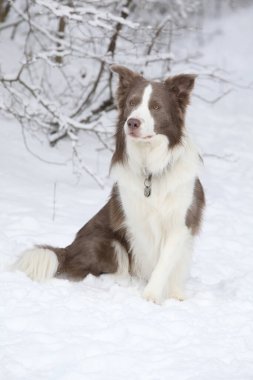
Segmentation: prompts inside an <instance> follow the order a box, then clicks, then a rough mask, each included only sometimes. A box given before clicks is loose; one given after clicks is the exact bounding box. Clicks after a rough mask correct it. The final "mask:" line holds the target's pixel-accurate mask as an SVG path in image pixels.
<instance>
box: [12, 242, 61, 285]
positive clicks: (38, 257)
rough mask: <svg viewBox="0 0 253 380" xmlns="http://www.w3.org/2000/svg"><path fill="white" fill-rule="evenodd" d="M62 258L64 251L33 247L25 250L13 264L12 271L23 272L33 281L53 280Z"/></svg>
mask: <svg viewBox="0 0 253 380" xmlns="http://www.w3.org/2000/svg"><path fill="white" fill-rule="evenodd" d="M63 258H64V249H61V248H53V247H48V246H47V247H34V248H32V249H29V250H26V251H25V252H24V253H23V254H22V255H21V257H20V258H19V259H18V261H17V262H16V263H15V264H14V266H13V269H14V270H20V271H22V272H24V273H25V274H26V275H27V276H28V277H30V278H31V279H32V280H35V281H40V282H42V281H47V280H49V279H50V278H53V277H54V276H55V275H56V273H57V271H58V269H59V266H60V264H61V262H62V261H63Z"/></svg>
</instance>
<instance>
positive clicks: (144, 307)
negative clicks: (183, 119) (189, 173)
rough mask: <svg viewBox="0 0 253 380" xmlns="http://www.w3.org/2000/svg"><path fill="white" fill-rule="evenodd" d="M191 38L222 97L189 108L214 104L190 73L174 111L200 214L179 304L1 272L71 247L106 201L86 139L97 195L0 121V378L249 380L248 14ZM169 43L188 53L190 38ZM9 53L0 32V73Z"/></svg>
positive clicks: (11, 61)
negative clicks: (202, 197)
mask: <svg viewBox="0 0 253 380" xmlns="http://www.w3.org/2000/svg"><path fill="white" fill-rule="evenodd" d="M202 28H203V30H202V41H200V42H199V46H198V49H199V51H200V52H201V56H200V58H199V60H198V64H199V65H200V69H199V70H201V72H203V70H204V69H203V68H205V67H206V72H209V73H210V70H209V68H210V67H219V69H220V70H224V72H225V73H229V77H228V75H227V74H226V75H227V76H226V80H227V81H228V82H229V83H222V82H221V83H220V82H219V85H218V86H220V89H221V92H222V93H224V92H227V88H225V89H224V88H223V86H225V85H228V84H229V85H230V90H229V93H228V94H227V95H226V96H222V97H221V99H220V100H219V101H214V102H212V101H209V102H208V101H203V100H202V99H201V98H203V97H205V99H211V100H212V99H213V98H215V97H216V96H217V94H215V95H214V97H212V81H211V80H210V78H209V82H208V83H209V84H208V85H206V82H205V80H204V75H203V76H201V75H200V77H199V80H198V82H197V86H196V89H195V92H194V95H195V96H194V97H193V99H192V103H191V106H190V107H189V110H188V117H187V126H188V129H189V130H190V131H191V134H192V135H193V138H194V139H195V141H196V143H197V145H198V146H199V149H200V152H201V153H202V154H203V158H204V168H203V173H202V176H201V179H202V182H203V185H204V187H205V191H206V198H207V208H206V212H205V217H204V224H203V228H202V233H201V235H200V236H199V237H198V239H197V241H196V247H195V255H194V260H193V265H192V271H191V276H190V279H189V282H188V286H187V292H188V299H187V300H186V301H185V302H177V301H175V300H168V301H166V302H165V303H164V304H163V305H162V306H158V305H154V304H152V303H148V302H146V301H145V300H143V299H142V298H141V292H142V288H143V285H142V284H140V283H138V282H136V281H132V283H125V284H116V283H114V282H113V281H112V280H111V279H110V278H108V277H106V276H102V277H100V278H95V277H92V276H88V277H87V278H86V279H84V280H83V281H81V282H69V281H67V280H57V279H53V280H51V281H50V282H48V283H46V284H39V283H35V282H32V281H31V280H30V279H29V278H27V277H26V276H25V275H24V274H22V273H17V272H16V273H13V272H11V271H10V270H9V266H10V265H11V264H12V263H13V262H14V261H15V259H16V258H17V256H18V255H19V254H20V252H21V251H22V250H24V249H26V248H28V247H31V246H32V245H33V244H35V243H48V244H52V245H57V246H64V245H66V244H68V243H70V242H71V240H72V239H73V237H74V235H75V233H76V232H77V230H78V229H79V228H80V227H81V226H82V225H83V224H84V223H85V222H86V221H87V220H88V219H89V218H90V217H91V216H92V215H94V213H95V212H96V211H97V210H98V209H99V208H100V207H101V206H102V205H103V204H104V202H105V200H106V199H107V197H108V195H109V192H110V186H111V184H110V179H109V178H108V167H109V162H110V155H111V153H110V151H108V150H105V149H101V145H99V141H98V139H97V137H96V136H94V134H92V133H91V134H80V135H79V136H78V137H79V139H78V142H77V146H78V150H79V152H81V154H82V160H83V162H85V165H86V169H87V168H90V170H91V172H92V173H93V175H95V176H96V177H97V178H99V179H100V180H101V183H102V184H103V188H100V186H98V184H97V183H96V181H94V178H92V176H90V175H89V174H88V173H87V170H84V171H82V170H81V168H80V167H79V168H78V167H76V165H73V152H72V148H73V147H72V145H71V143H70V141H69V140H67V139H62V140H60V141H59V142H58V144H57V145H56V146H54V147H50V146H49V144H48V142H47V140H46V139H45V137H44V135H43V134H41V135H39V134H38V133H35V132H36V131H34V130H33V129H30V130H25V129H24V128H21V127H20V124H19V123H18V121H16V120H14V119H13V118H11V116H10V115H8V114H7V113H6V112H2V115H1V118H0V126H1V128H0V157H1V160H0V178H1V187H0V189H1V190H0V209H1V213H0V237H1V238H0V270H1V272H0V283H1V284H0V292H1V295H0V379H1V380H19V379H24V380H34V379H36V380H40V379H46V380H83V379H85V380H100V379H101V380H114V379H115V380H116V379H117V380H118V379H121V380H124V379H126V380H129V379H131V380H135V379H136V380H140V379H141V380H149V379H150V380H167V379H169V378H173V379H175V380H190V379H191V380H214V379H215V380H228V379H229V380H252V379H253V233H252V231H253V217H252V214H253V192H252V188H253V171H252V167H253V151H252V146H253V89H252V83H253V6H252V5H251V6H250V5H249V6H248V7H246V8H243V7H238V8H237V9H236V10H234V11H230V12H226V13H225V14H222V15H220V17H219V18H214V17H209V18H207V19H205V21H204V23H203V25H202ZM180 38H182V37H180ZM180 38H179V43H180ZM188 38H189V40H188ZM183 43H184V46H191V45H190V44H191V43H192V40H191V36H188V35H187V34H185V36H184V42H183ZM188 44H189V45H188ZM15 49H16V47H15V48H13V46H12V43H11V42H10V41H7V40H6V39H4V38H1V35H0V52H1V56H0V60H1V65H2V70H3V72H5V73H7V74H8V73H9V74H12V73H13V70H14V69H15V64H16V62H17V61H18V57H16V56H15V54H14V53H15V51H16V50H15ZM8 69H9V72H8ZM192 69H194V72H196V73H198V68H197V66H196V65H195V67H190V64H189V65H187V64H186V63H185V62H183V63H182V65H181V66H180V64H178V65H177V66H176V68H175V72H180V71H187V72H189V71H191V70H192ZM173 70H174V69H172V73H174V71H173ZM208 70H209V71H208ZM212 72H213V71H212ZM152 73H153V74H154V70H153V71H152ZM154 76H155V74H154ZM228 78H229V79H228ZM213 91H217V86H216V88H215V89H214V90H213ZM1 94H2V95H3V92H1ZM208 97H209V98H208ZM4 100H5V99H4V96H2V99H1V100H0V102H1V104H3V103H4ZM115 118H116V114H115V112H110V113H109V114H108V115H105V116H104V119H102V121H103V122H104V124H105V125H107V124H108V125H113V123H114V120H115ZM31 152H32V153H31ZM35 155H36V156H38V157H39V158H37V157H35ZM45 161H48V162H51V163H47V162H45ZM80 165H82V164H80Z"/></svg>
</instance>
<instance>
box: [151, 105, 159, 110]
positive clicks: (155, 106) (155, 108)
mask: <svg viewBox="0 0 253 380" xmlns="http://www.w3.org/2000/svg"><path fill="white" fill-rule="evenodd" d="M152 108H153V110H159V109H160V106H159V104H153V105H152Z"/></svg>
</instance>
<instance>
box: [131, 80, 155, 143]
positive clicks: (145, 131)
mask: <svg viewBox="0 0 253 380" xmlns="http://www.w3.org/2000/svg"><path fill="white" fill-rule="evenodd" d="M152 90H153V89H152V85H151V84H148V85H147V86H146V87H145V89H144V92H143V95H142V100H141V103H140V104H139V105H138V106H137V107H136V108H135V109H134V110H133V111H132V112H131V113H130V115H129V116H128V119H127V121H128V120H129V119H139V120H140V122H141V125H140V128H139V137H142V138H145V137H150V136H154V135H155V121H154V118H153V116H152V115H151V112H150V110H149V101H150V98H151V94H152ZM127 121H126V123H125V126H124V129H125V133H126V134H128V126H127Z"/></svg>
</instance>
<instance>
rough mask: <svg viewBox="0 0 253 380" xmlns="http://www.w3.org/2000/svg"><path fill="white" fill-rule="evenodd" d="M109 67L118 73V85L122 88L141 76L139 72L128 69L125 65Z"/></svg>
mask: <svg viewBox="0 0 253 380" xmlns="http://www.w3.org/2000/svg"><path fill="white" fill-rule="evenodd" d="M110 69H111V71H112V72H114V73H117V74H119V86H122V87H123V88H127V87H129V86H130V85H131V84H132V82H133V81H134V80H135V79H136V78H141V77H142V76H141V75H140V74H139V73H136V72H134V71H132V70H129V69H128V68H127V67H125V66H120V65H111V66H110Z"/></svg>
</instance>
